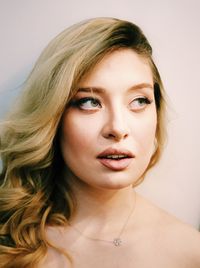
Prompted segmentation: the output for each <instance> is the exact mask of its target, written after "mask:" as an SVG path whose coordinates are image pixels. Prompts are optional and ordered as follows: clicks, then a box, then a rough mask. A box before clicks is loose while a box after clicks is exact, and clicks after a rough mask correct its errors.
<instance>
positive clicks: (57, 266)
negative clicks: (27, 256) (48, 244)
mask: <svg viewBox="0 0 200 268" xmlns="http://www.w3.org/2000/svg"><path fill="white" fill-rule="evenodd" d="M69 267H70V266H67V264H66V258H65V257H64V256H63V255H61V254H59V253H58V252H56V250H54V249H51V248H49V249H48V251H47V254H46V256H45V257H44V259H43V260H42V261H41V263H40V264H39V266H38V267H37V268H69Z"/></svg>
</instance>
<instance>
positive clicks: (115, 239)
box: [69, 193, 136, 246]
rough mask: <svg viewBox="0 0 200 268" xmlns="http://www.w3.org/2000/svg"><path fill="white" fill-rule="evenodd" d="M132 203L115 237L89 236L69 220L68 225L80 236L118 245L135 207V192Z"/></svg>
mask: <svg viewBox="0 0 200 268" xmlns="http://www.w3.org/2000/svg"><path fill="white" fill-rule="evenodd" d="M134 201H135V202H134V204H133V207H132V208H131V212H130V213H129V215H128V217H127V218H126V221H125V222H124V224H123V226H122V228H121V230H120V232H119V234H118V236H117V237H116V238H114V239H113V240H105V239H101V238H95V237H91V236H89V235H86V234H84V233H83V232H81V231H80V230H79V229H78V228H77V227H75V226H73V225H72V224H71V223H70V222H69V225H70V226H71V227H72V228H73V229H74V230H76V232H78V233H79V234H80V235H81V236H83V237H85V238H87V239H90V240H93V241H102V242H106V243H112V244H114V245H115V246H120V245H121V244H122V240H121V237H122V234H123V232H124V230H125V228H126V226H127V224H128V222H129V219H130V217H131V215H132V214H133V212H134V210H135V207H136V193H135V198H134Z"/></svg>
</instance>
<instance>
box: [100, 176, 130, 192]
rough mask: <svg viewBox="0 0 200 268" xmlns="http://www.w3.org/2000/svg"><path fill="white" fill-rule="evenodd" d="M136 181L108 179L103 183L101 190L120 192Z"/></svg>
mask: <svg viewBox="0 0 200 268" xmlns="http://www.w3.org/2000/svg"><path fill="white" fill-rule="evenodd" d="M133 183H134V181H132V180H130V179H129V180H125V179H114V178H112V179H108V180H106V181H104V182H102V181H101V183H100V184H99V188H101V189H108V190H120V189H124V188H127V187H129V186H130V185H132V184H133Z"/></svg>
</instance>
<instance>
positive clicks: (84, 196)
mask: <svg viewBox="0 0 200 268" xmlns="http://www.w3.org/2000/svg"><path fill="white" fill-rule="evenodd" d="M73 192H74V195H75V197H76V200H77V210H76V213H75V215H74V216H73V218H72V219H71V220H70V222H71V225H74V226H76V227H78V228H79V229H80V230H85V229H87V231H88V229H90V230H89V231H88V232H91V233H97V232H98V233H104V234H105V233H111V231H112V232H117V231H118V230H119V229H120V228H121V227H122V226H123V224H124V222H125V220H126V218H127V217H128V215H129V214H130V213H131V211H132V210H133V207H134V205H135V204H134V203H135V195H134V191H133V188H132V186H128V187H126V188H123V189H114V190H113V189H112V190H110V189H109V190H108V189H97V188H94V187H90V186H88V185H86V184H84V183H82V182H78V183H77V182H76V183H73Z"/></svg>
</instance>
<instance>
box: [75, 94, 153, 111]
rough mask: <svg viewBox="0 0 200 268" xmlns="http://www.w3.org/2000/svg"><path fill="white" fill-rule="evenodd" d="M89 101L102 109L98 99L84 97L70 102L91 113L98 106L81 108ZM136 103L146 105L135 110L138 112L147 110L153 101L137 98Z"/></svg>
mask: <svg viewBox="0 0 200 268" xmlns="http://www.w3.org/2000/svg"><path fill="white" fill-rule="evenodd" d="M88 101H91V102H93V103H95V104H97V106H98V108H99V107H100V108H101V107H102V105H101V103H100V101H99V100H98V99H96V98H93V97H84V98H80V99H77V100H76V99H75V100H72V101H71V102H70V106H72V107H75V108H78V109H80V110H85V111H89V110H94V109H96V107H97V106H95V107H92V108H82V107H81V106H82V105H84V104H85V103H87V102H88ZM134 101H138V102H140V103H139V104H141V103H142V104H145V106H144V107H141V108H138V109H137V108H136V109H133V110H134V111H136V112H137V111H141V110H143V109H145V108H146V106H147V105H149V104H151V103H152V100H150V99H149V98H147V97H137V98H135V99H133V100H132V102H131V103H133V102H134Z"/></svg>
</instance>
